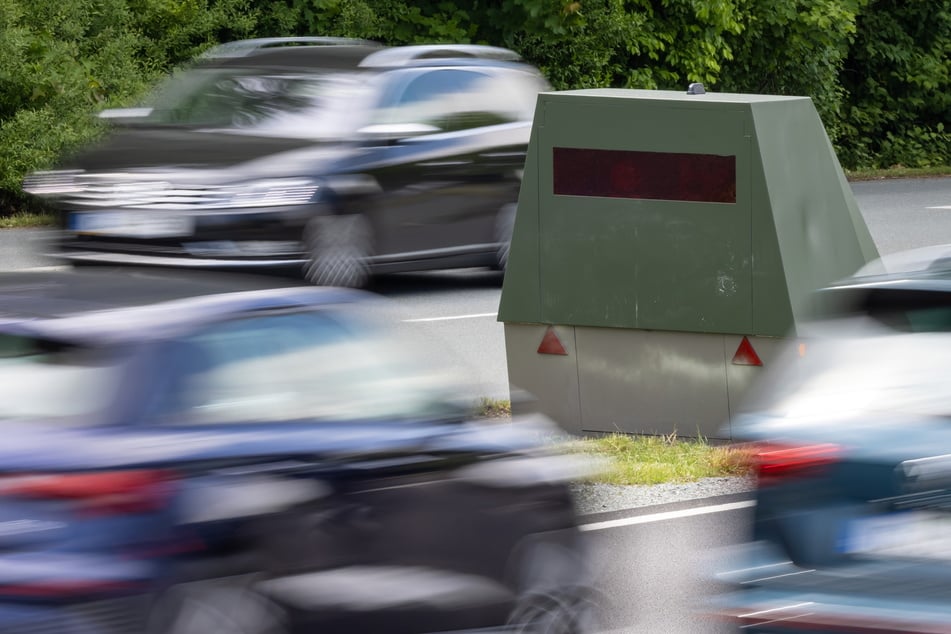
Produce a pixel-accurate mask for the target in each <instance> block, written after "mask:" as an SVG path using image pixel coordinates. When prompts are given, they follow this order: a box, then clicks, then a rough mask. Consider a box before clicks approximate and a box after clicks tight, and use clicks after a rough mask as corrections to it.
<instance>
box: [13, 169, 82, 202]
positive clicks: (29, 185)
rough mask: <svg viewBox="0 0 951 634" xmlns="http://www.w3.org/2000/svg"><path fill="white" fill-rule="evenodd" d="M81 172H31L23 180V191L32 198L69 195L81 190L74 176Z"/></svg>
mask: <svg viewBox="0 0 951 634" xmlns="http://www.w3.org/2000/svg"><path fill="white" fill-rule="evenodd" d="M82 173H83V170H51V171H42V172H33V173H32V174H28V175H27V176H26V178H24V179H23V191H25V192H26V193H28V194H33V195H34V196H51V195H54V194H69V193H73V192H77V191H81V190H82V186H81V185H80V184H79V183H77V182H76V176H78V175H79V174H82Z"/></svg>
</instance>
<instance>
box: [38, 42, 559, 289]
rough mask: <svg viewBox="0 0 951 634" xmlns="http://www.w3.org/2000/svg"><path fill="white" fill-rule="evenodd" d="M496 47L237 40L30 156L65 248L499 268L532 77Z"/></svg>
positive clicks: (100, 254)
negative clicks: (86, 144)
mask: <svg viewBox="0 0 951 634" xmlns="http://www.w3.org/2000/svg"><path fill="white" fill-rule="evenodd" d="M547 88H548V84H547V83H546V82H545V80H544V79H543V78H542V77H541V75H540V74H539V73H538V71H537V70H536V69H535V68H533V67H531V66H529V65H528V64H525V63H524V62H522V61H521V60H520V58H519V56H518V55H517V54H516V53H514V52H512V51H509V50H507V49H501V48H495V47H489V46H476V45H445V46H443V45H438V46H437V45H428V46H406V47H395V48H382V47H379V46H377V45H374V44H372V43H367V42H360V41H350V40H339V39H332V38H281V39H264V40H246V41H239V42H232V43H229V44H225V45H222V46H220V47H218V48H215V49H213V50H211V51H210V52H209V53H208V54H206V55H205V57H203V58H202V59H200V60H199V61H198V62H197V63H196V64H195V65H194V66H193V67H191V68H190V69H188V70H186V71H184V72H182V73H179V74H178V75H176V76H173V77H172V78H171V79H170V80H169V81H168V82H167V83H165V84H164V85H163V86H161V87H160V88H159V89H158V90H157V91H156V93H155V94H154V95H153V97H152V98H151V99H150V100H149V103H148V107H144V108H136V109H125V110H116V111H106V112H104V113H103V114H102V116H104V117H106V118H107V119H109V120H111V121H112V122H114V123H116V124H118V126H119V129H117V130H115V131H114V133H113V134H111V135H110V136H108V138H107V139H106V140H105V141H104V142H103V143H101V144H100V145H99V146H98V147H95V148H91V149H88V150H86V151H84V152H82V153H80V154H78V155H76V156H75V157H73V158H72V159H70V160H68V161H66V162H64V164H63V165H62V168H61V169H58V170H55V171H51V172H40V173H34V174H32V175H30V176H28V177H27V178H26V180H25V182H24V189H25V191H27V192H30V193H32V194H35V195H38V196H42V197H45V198H48V199H49V200H50V201H51V202H52V203H53V204H54V205H55V208H56V209H57V210H58V211H59V214H60V218H61V229H62V235H61V238H60V240H59V241H58V248H57V251H58V253H57V255H59V256H60V257H62V258H66V259H68V260H71V261H73V262H77V263H82V262H108V263H120V264H121V263H124V264H140V265H148V264H159V265H169V266H187V267H199V266H204V267H236V266H262V265H268V266H295V267H299V266H302V267H303V270H304V274H305V275H306V277H307V278H308V279H309V280H311V281H313V282H314V283H317V284H324V285H341V286H360V285H362V284H364V283H365V282H366V281H367V279H368V276H369V275H371V274H372V273H379V272H397V271H410V270H421V269H436V268H450V267H469V266H491V267H498V268H503V269H504V267H505V265H506V261H507V257H508V244H509V240H510V237H511V231H512V223H513V221H514V208H515V202H516V199H517V196H518V190H519V186H520V179H521V173H522V169H523V165H524V160H525V152H526V148H527V144H528V139H529V134H530V131H531V121H532V116H533V110H534V106H535V98H536V94H537V93H538V92H539V91H542V90H546V89H547Z"/></svg>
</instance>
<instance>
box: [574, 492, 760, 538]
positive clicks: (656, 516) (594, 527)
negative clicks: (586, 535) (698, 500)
mask: <svg viewBox="0 0 951 634" xmlns="http://www.w3.org/2000/svg"><path fill="white" fill-rule="evenodd" d="M755 504H756V502H754V501H753V500H745V501H743V502H729V503H727V504H716V505H714V506H700V507H697V508H692V509H683V510H682V511H666V512H664V513H651V514H650V515H638V516H636V517H624V518H621V519H619V520H607V521H605V522H593V523H591V524H582V525H581V526H580V527H579V528H580V529H581V530H583V531H603V530H606V529H609V528H619V527H621V526H634V525H635V524H650V523H652V522H664V521H667V520H677V519H681V518H684V517H694V516H696V515H708V514H710V513H724V512H726V511H736V510H739V509H746V508H750V507H751V506H754V505H755Z"/></svg>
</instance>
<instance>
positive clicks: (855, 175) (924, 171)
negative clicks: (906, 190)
mask: <svg viewBox="0 0 951 634" xmlns="http://www.w3.org/2000/svg"><path fill="white" fill-rule="evenodd" d="M845 175H846V177H847V178H848V179H849V180H850V181H880V180H886V179H889V178H936V177H940V176H951V165H937V166H935V167H903V166H901V165H896V166H895V167H890V168H888V169H875V170H872V169H868V170H845Z"/></svg>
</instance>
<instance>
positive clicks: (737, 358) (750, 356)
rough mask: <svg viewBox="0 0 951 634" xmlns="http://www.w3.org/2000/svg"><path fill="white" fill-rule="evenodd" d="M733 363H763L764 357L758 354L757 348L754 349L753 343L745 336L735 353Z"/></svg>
mask: <svg viewBox="0 0 951 634" xmlns="http://www.w3.org/2000/svg"><path fill="white" fill-rule="evenodd" d="M733 365H763V361H762V359H760V358H759V355H758V354H756V350H753V344H751V343H750V340H749V339H747V338H746V337H743V341H741V342H740V345H739V347H738V348H737V349H736V354H734V355H733Z"/></svg>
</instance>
